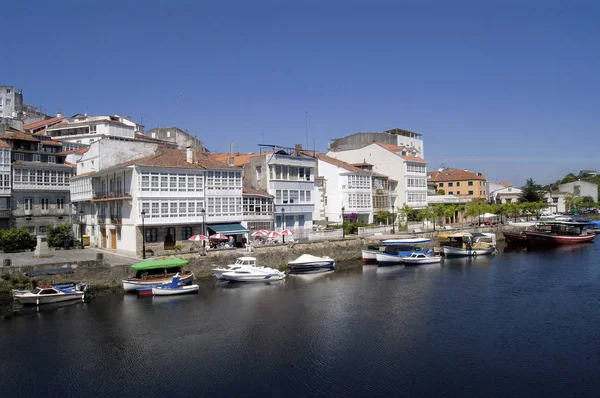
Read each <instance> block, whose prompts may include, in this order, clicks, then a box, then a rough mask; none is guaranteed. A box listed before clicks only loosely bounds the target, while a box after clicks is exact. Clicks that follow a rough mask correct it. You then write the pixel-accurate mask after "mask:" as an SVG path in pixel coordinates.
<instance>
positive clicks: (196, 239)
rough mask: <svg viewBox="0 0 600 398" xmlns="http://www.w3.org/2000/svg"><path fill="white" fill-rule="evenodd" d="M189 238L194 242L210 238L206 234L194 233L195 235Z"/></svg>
mask: <svg viewBox="0 0 600 398" xmlns="http://www.w3.org/2000/svg"><path fill="white" fill-rule="evenodd" d="M188 240H191V241H193V242H200V241H202V240H208V238H207V237H206V236H204V235H193V236H190V237H189V238H188Z"/></svg>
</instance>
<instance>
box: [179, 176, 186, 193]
mask: <svg viewBox="0 0 600 398" xmlns="http://www.w3.org/2000/svg"><path fill="white" fill-rule="evenodd" d="M185 180H186V178H185V176H184V175H180V176H179V190H180V191H185V190H186V184H185Z"/></svg>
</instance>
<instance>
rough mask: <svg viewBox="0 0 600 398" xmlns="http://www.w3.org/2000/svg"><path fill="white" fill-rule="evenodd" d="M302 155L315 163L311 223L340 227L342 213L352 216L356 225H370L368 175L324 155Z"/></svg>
mask: <svg viewBox="0 0 600 398" xmlns="http://www.w3.org/2000/svg"><path fill="white" fill-rule="evenodd" d="M303 155H305V156H307V157H309V158H315V159H316V160H317V169H316V170H317V171H316V173H317V176H318V177H320V179H319V184H317V185H316V186H315V192H314V195H313V197H314V198H315V210H314V213H313V220H314V221H324V222H326V223H339V224H341V223H342V211H343V213H344V214H345V215H350V214H356V215H357V221H360V222H364V223H371V222H373V202H372V185H371V173H369V172H368V171H365V170H363V169H361V168H358V167H356V166H352V165H351V164H349V163H346V162H344V161H342V160H339V159H336V158H332V157H330V156H327V155H323V154H319V153H312V152H306V151H305V152H303ZM321 192H324V193H325V194H324V195H322V194H321ZM342 209H343V210H342Z"/></svg>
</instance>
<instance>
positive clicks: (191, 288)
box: [152, 285, 200, 296]
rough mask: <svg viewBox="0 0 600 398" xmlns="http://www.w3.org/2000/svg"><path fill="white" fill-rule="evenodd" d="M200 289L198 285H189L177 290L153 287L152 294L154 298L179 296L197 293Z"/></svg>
mask: <svg viewBox="0 0 600 398" xmlns="http://www.w3.org/2000/svg"><path fill="white" fill-rule="evenodd" d="M199 289H200V286H198V285H187V286H179V287H177V288H171V287H158V286H157V287H153V288H152V294H153V295H154V296H174V295H177V294H187V293H195V292H197V291H198V290H199Z"/></svg>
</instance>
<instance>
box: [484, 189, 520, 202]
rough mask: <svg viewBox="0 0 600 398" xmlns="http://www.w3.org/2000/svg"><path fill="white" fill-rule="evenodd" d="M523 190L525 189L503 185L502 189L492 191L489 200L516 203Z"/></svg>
mask: <svg viewBox="0 0 600 398" xmlns="http://www.w3.org/2000/svg"><path fill="white" fill-rule="evenodd" d="M521 192H523V191H522V190H521V189H519V188H515V187H503V188H502V189H497V190H495V191H493V192H491V193H490V195H489V196H488V200H489V202H490V203H495V204H504V203H511V202H513V203H514V202H517V201H518V199H519V196H521Z"/></svg>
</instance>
